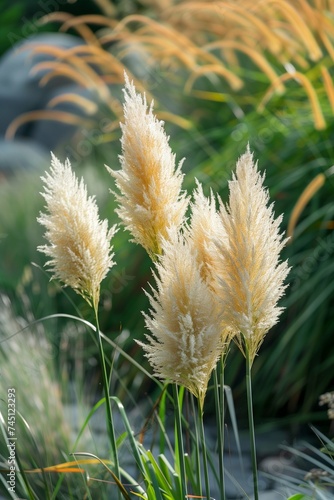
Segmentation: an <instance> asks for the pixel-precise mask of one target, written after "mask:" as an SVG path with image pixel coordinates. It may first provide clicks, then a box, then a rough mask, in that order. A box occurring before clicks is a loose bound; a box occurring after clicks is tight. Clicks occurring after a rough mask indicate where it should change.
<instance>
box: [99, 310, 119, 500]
mask: <svg viewBox="0 0 334 500" xmlns="http://www.w3.org/2000/svg"><path fill="white" fill-rule="evenodd" d="M94 313H95V321H96V333H97V340H98V346H99V354H100V362H101V368H102V381H103V389H104V395H105V400H106V417H107V432H108V436H109V441H110V445H111V451H112V458H113V460H114V464H115V475H116V476H117V478H118V479H120V469H119V461H118V453H117V445H116V437H115V430H114V424H113V417H112V409H111V400H110V395H109V381H108V375H107V367H106V362H105V358H104V352H103V346H102V339H101V333H100V325H99V319H98V314H97V308H96V307H94ZM119 497H120V492H119V491H118V498H119Z"/></svg>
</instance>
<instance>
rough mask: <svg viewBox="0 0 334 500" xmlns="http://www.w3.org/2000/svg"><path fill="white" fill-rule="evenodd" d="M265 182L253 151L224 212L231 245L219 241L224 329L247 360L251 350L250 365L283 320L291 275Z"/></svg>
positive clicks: (239, 171) (238, 171)
mask: <svg viewBox="0 0 334 500" xmlns="http://www.w3.org/2000/svg"><path fill="white" fill-rule="evenodd" d="M264 177H265V175H264V174H263V175H261V173H260V172H259V171H258V169H257V165H256V164H255V163H254V161H253V155H252V153H251V152H250V150H249V147H248V148H247V151H246V153H245V154H243V155H242V156H241V157H240V159H239V160H238V162H237V166H236V173H235V174H234V175H233V179H232V181H230V182H229V190H230V195H229V204H228V206H227V207H225V206H224V205H223V204H221V207H220V218H221V221H222V224H223V226H224V228H225V231H226V235H227V239H226V240H223V241H216V249H217V253H216V256H217V267H216V269H217V273H218V285H219V286H218V294H219V299H220V303H221V307H222V310H223V316H224V323H225V324H226V325H227V326H229V327H232V328H233V330H234V331H235V333H236V334H237V338H238V339H239V346H240V348H241V349H242V351H243V352H244V354H245V350H247V352H248V355H249V356H250V359H251V361H253V360H254V358H255V355H256V353H257V351H258V349H259V347H260V345H261V343H262V341H263V339H264V336H265V335H266V333H267V332H268V330H269V329H270V328H271V327H272V326H273V325H275V324H276V323H277V321H278V317H279V315H280V314H281V311H282V308H281V307H278V306H277V303H278V300H279V299H280V298H281V297H282V295H283V294H284V291H285V288H286V285H284V280H285V278H286V276H287V274H288V272H289V267H288V264H287V261H284V262H281V261H280V252H281V250H282V248H283V247H284V246H285V244H286V242H287V240H286V239H285V238H284V237H283V234H282V233H280V223H281V220H282V217H278V218H277V219H275V217H274V212H273V204H269V194H268V191H267V190H266V189H265V188H264V187H263V181H264Z"/></svg>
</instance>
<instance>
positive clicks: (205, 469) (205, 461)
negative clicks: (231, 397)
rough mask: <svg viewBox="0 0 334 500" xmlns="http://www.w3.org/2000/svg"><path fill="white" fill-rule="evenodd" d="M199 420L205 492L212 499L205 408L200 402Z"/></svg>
mask: <svg viewBox="0 0 334 500" xmlns="http://www.w3.org/2000/svg"><path fill="white" fill-rule="evenodd" d="M198 422H199V431H200V439H201V447H202V459H203V472H204V482H205V489H206V492H205V493H206V499H207V500H210V480H209V470H208V457H207V450H206V441H205V434H204V425H203V408H202V406H201V405H200V404H199V405H198Z"/></svg>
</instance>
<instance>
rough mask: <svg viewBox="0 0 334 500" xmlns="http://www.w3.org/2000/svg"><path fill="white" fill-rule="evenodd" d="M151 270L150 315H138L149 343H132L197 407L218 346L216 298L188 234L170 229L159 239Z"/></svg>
mask: <svg viewBox="0 0 334 500" xmlns="http://www.w3.org/2000/svg"><path fill="white" fill-rule="evenodd" d="M156 270H157V274H155V280H156V283H157V290H156V291H155V290H153V289H152V295H149V299H150V304H151V311H150V315H147V314H144V316H145V322H146V327H147V328H148V329H149V331H150V334H147V335H146V338H147V340H148V342H149V343H148V344H144V343H142V342H138V343H139V344H140V345H141V346H142V347H143V349H144V351H145V352H146V356H147V358H148V359H149V362H150V364H151V365H152V367H153V368H154V373H155V375H156V376H157V377H159V378H162V379H164V380H169V381H171V382H175V383H176V384H179V385H182V386H184V387H186V388H187V389H188V390H189V391H190V392H192V393H193V394H194V395H195V396H196V397H197V398H198V399H199V402H200V406H201V408H203V402H204V398H205V394H206V390H207V385H208V382H209V379H210V375H211V372H212V370H213V368H214V367H215V366H216V363H217V361H218V359H219V358H220V356H221V353H222V349H223V342H222V338H221V328H220V323H221V322H220V315H219V311H218V307H217V302H216V301H215V300H214V297H213V295H212V292H211V290H210V288H209V286H208V284H207V283H206V281H205V280H204V279H203V278H202V276H201V269H200V266H199V265H198V262H197V252H196V250H195V248H194V246H193V243H192V241H191V239H189V238H186V237H185V236H182V235H180V234H177V233H176V232H175V231H173V232H171V233H170V235H169V238H168V239H167V240H163V241H162V255H161V256H160V258H159V260H158V261H157V262H156Z"/></svg>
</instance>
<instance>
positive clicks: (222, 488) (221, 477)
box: [213, 359, 225, 500]
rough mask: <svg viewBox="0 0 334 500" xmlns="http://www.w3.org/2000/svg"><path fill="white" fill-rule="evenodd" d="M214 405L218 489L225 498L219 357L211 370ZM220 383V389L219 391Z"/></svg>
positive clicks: (222, 375)
mask: <svg viewBox="0 0 334 500" xmlns="http://www.w3.org/2000/svg"><path fill="white" fill-rule="evenodd" d="M219 368H220V381H218V374H217V371H218V370H219ZM213 383H214V395H215V407H216V417H217V434H218V459H219V490H220V498H221V500H225V478H224V424H225V423H224V420H225V408H224V401H225V399H224V361H223V359H221V361H220V363H219V364H218V366H217V368H216V369H215V370H214V372H213ZM219 384H220V391H219Z"/></svg>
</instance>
